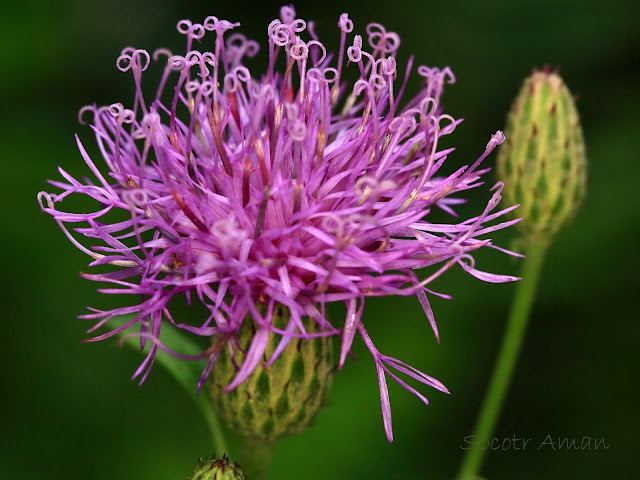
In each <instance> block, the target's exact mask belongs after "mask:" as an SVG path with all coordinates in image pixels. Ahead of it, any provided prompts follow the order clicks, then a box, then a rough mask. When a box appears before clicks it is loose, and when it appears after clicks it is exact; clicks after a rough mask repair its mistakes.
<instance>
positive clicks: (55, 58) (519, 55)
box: [0, 0, 640, 480]
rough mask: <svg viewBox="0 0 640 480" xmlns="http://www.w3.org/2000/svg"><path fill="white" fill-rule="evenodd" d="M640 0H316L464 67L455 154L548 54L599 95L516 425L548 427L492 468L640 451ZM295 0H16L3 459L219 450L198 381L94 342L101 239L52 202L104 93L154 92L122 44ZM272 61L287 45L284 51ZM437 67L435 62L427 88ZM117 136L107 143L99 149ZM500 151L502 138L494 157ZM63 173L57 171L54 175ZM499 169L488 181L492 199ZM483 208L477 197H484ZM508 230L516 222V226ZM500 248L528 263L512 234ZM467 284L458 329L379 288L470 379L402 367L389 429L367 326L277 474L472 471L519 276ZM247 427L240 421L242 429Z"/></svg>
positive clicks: (492, 264)
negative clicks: (390, 431) (71, 237)
mask: <svg viewBox="0 0 640 480" xmlns="http://www.w3.org/2000/svg"><path fill="white" fill-rule="evenodd" d="M633 3H634V2H628V1H623V0H615V1H613V0H612V1H608V2H604V1H601V2H597V1H569V0H555V1H547V0H544V1H536V2H521V3H516V2H498V1H486V2H462V1H449V2H427V1H424V2H421V1H411V2H409V1H395V2H389V1H387V2H374V1H371V0H369V1H363V0H359V1H351V2H349V3H347V4H345V3H343V2H338V1H323V2H312V3H301V2H299V3H298V4H297V5H296V8H297V12H298V15H299V16H300V17H302V18H305V19H315V20H316V22H317V31H318V33H319V35H320V37H321V39H323V40H326V41H327V44H328V45H329V46H332V47H335V46H336V44H337V40H338V31H337V28H336V25H337V20H338V17H339V15H340V14H341V13H342V12H343V11H348V12H349V14H350V17H351V18H352V19H353V20H354V23H355V32H354V33H356V32H358V33H364V28H365V25H366V24H367V23H368V22H372V21H377V22H381V23H383V24H384V25H385V26H386V27H387V28H388V29H389V30H393V31H396V32H398V33H399V34H400V35H401V37H402V43H403V45H402V47H401V55H400V62H401V64H403V63H404V61H406V58H407V56H408V55H409V54H410V53H415V55H416V59H417V62H418V64H427V65H433V66H445V65H450V66H451V68H452V69H453V71H454V72H455V74H456V76H457V80H458V81H457V83H456V84H455V85H452V86H450V87H448V90H447V91H446V93H445V97H444V99H445V100H444V101H445V105H447V107H448V113H450V114H452V115H453V116H455V117H464V118H465V119H466V120H465V122H464V123H463V124H462V125H461V126H460V127H459V128H458V129H457V130H456V132H455V134H454V135H452V136H451V137H449V138H447V141H448V143H447V145H448V146H450V145H451V146H453V145H455V146H456V147H458V150H457V151H456V153H455V154H453V155H451V156H450V159H449V162H450V165H451V166H459V165H462V164H464V163H467V162H469V161H472V160H473V159H475V158H476V157H477V155H478V154H479V153H481V152H482V150H483V148H484V146H485V144H486V142H487V141H488V139H489V136H490V134H491V133H493V132H494V131H495V130H497V129H499V128H502V127H503V124H504V118H505V114H506V112H507V110H508V108H509V105H510V103H511V100H512V98H513V97H514V96H515V94H516V92H517V90H518V88H519V86H520V83H521V81H522V79H523V78H524V77H525V76H526V75H527V74H528V73H529V72H530V70H531V68H532V67H534V66H537V67H541V66H543V65H544V64H546V63H548V64H550V65H552V66H560V67H561V73H562V75H563V76H564V78H565V80H566V82H567V83H568V85H569V87H570V88H571V90H572V91H573V92H574V93H575V94H576V95H577V96H578V98H579V101H578V108H579V110H580V112H581V115H582V119H583V127H584V133H585V138H586V142H587V151H588V156H589V184H588V196H587V199H586V203H585V205H584V206H583V209H582V212H581V214H580V216H579V217H578V218H577V220H576V222H575V223H574V224H573V225H572V226H571V227H570V228H569V229H568V230H567V231H565V232H563V234H561V235H560V237H559V239H558V241H557V242H556V243H555V244H554V245H553V247H552V249H551V251H550V253H549V258H548V262H547V265H546V267H547V268H546V270H545V271H544V274H543V279H542V285H541V288H540V292H539V297H538V301H537V304H536V307H535V309H534V313H533V318H532V322H531V325H530V328H529V331H528V335H527V339H526V343H525V346H524V350H523V352H522V355H521V358H520V362H519V364H518V367H517V371H516V374H515V380H514V383H513V385H512V389H511V391H510V394H509V396H508V399H507V403H506V406H505V410H504V412H503V415H502V417H501V420H500V423H499V425H498V428H497V432H496V436H498V437H512V436H513V435H515V436H516V437H518V438H532V439H533V440H532V441H531V443H530V444H529V445H534V447H533V448H528V449H527V450H526V451H514V450H508V451H496V452H492V453H490V454H489V456H488V459H487V462H486V467H485V469H484V472H483V473H484V476H485V477H487V478H488V479H491V480H495V479H510V478H516V477H517V478H521V479H540V478H548V479H564V478H583V479H600V478H602V479H605V478H630V477H631V476H632V473H633V472H634V470H637V465H638V461H637V458H638V453H637V451H638V448H639V447H640V442H639V440H638V438H640V422H639V415H638V405H639V404H640V402H639V401H640V395H639V386H638V375H637V371H638V370H637V367H638V354H637V351H638V350H637V349H638V338H639V334H640V324H639V323H638V302H637V298H638V297H637V295H638V290H639V288H640V284H639V282H638V271H639V269H640V262H639V257H638V253H637V251H636V246H637V239H638V233H639V232H638V230H639V229H638V226H639V223H640V222H639V219H638V218H639V206H640V202H639V201H638V179H639V178H640V161H639V160H640V158H639V155H638V138H639V134H640V129H639V126H640V121H639V120H638V111H639V107H640V88H639V87H640V82H639V80H640V76H639V62H638V58H639V57H638V52H639V51H640V21H639V18H638V15H637V13H636V11H635V10H633V8H632V5H633ZM279 5H280V4H279V3H275V2H269V1H263V2H259V3H258V2H256V3H251V4H248V3H247V2H242V1H236V2H194V1H187V2H179V1H171V2H158V1H155V0H154V1H152V0H142V1H132V0H112V1H110V2H92V1H82V0H59V1H58V2H48V1H44V0H30V1H25V2H21V3H20V2H11V3H7V5H3V8H2V18H1V19H0V22H1V23H2V25H0V58H2V60H1V61H0V87H1V88H0V104H1V106H2V107H1V110H2V115H1V116H0V145H1V148H0V157H1V162H0V165H1V168H2V178H4V181H3V185H2V188H1V189H0V195H2V198H1V205H2V222H1V223H0V228H1V229H2V231H1V234H0V241H1V242H2V244H3V250H2V251H3V252H4V254H3V259H2V263H3V265H4V267H3V273H2V276H1V281H2V286H1V288H0V296H1V300H2V319H3V322H2V324H3V330H4V332H5V333H6V335H4V338H5V340H4V343H3V345H2V347H1V348H0V359H1V363H0V369H1V381H2V392H3V393H2V396H1V397H0V402H1V405H2V409H1V410H0V412H2V413H1V415H2V429H1V434H0V441H1V444H0V478H2V479H3V480H14V479H15V480H30V479H36V478H47V479H49V480H57V479H92V480H107V479H108V480H115V479H118V480H120V479H152V478H153V479H158V480H161V479H167V480H175V479H181V478H183V477H184V476H186V475H189V474H190V472H191V471H192V469H193V467H194V465H195V461H196V458H197V457H199V456H207V455H210V454H211V447H210V441H209V437H208V432H207V428H206V426H205V425H204V423H203V421H202V419H201V418H200V416H199V413H198V412H197V411H196V410H195V408H194V406H193V405H192V403H191V400H190V399H189V398H188V396H187V394H186V393H185V392H184V391H183V390H182V389H181V387H179V386H177V385H176V384H175V383H174V382H173V380H172V379H171V378H169V377H168V375H167V374H166V373H165V372H164V371H163V370H162V369H161V368H156V369H155V370H154V372H153V373H152V375H151V377H150V378H149V380H148V381H147V382H146V384H145V385H144V386H143V387H141V388H138V387H137V384H136V383H135V382H131V381H129V380H128V376H130V375H131V374H132V373H133V371H134V370H135V368H136V366H137V365H138V362H139V361H140V357H139V356H138V355H137V354H136V353H135V352H133V351H130V350H128V349H126V348H121V349H119V348H117V341H106V342H102V343H98V344H91V345H82V344H80V341H81V340H82V339H84V338H85V334H84V330H85V329H86V328H87V327H88V325H87V324H86V323H84V322H83V321H81V320H78V319H76V316H77V315H79V314H81V313H83V309H84V307H85V306H87V305H92V306H96V307H101V308H108V307H110V306H114V305H117V304H119V302H120V301H121V299H117V298H104V297H101V296H100V295H99V294H97V293H96V292H95V287H96V285H94V284H92V283H90V282H87V281H84V280H82V279H81V278H80V277H79V276H78V273H77V272H78V271H80V270H85V269H86V263H87V258H86V257H85V256H84V255H83V254H81V253H80V252H78V251H77V250H76V249H75V248H74V247H72V246H71V245H70V244H69V243H68V242H67V240H66V239H65V237H64V236H63V235H62V234H61V232H60V231H59V229H58V228H57V227H56V225H55V224H54V222H53V221H52V220H51V218H49V217H48V216H46V215H44V214H41V213H40V211H39V208H38V205H37V203H36V194H37V192H38V191H39V190H42V189H47V188H49V189H50V187H48V186H47V184H46V183H45V181H46V179H48V178H58V173H57V171H56V167H57V165H63V166H64V168H65V169H68V170H69V171H70V172H72V173H74V174H77V175H83V174H84V173H85V172H86V167H85V166H84V164H83V163H82V159H81V157H80V155H79V154H78V152H77V149H76V146H75V141H74V138H73V134H74V133H76V132H77V133H79V134H80V136H81V138H82V139H83V140H84V141H85V143H86V144H87V145H92V143H93V142H92V135H91V132H90V130H89V128H88V127H86V126H80V125H78V124H77V121H76V114H77V111H78V109H79V108H80V107H82V106H83V105H85V104H88V103H92V102H94V101H95V102H97V103H98V104H108V103H112V102H115V101H122V102H123V103H125V104H129V102H130V101H131V99H132V92H133V90H132V82H131V79H130V75H128V74H122V73H120V72H119V71H117V70H116V68H115V59H116V57H117V56H118V54H119V52H120V50H121V48H122V47H124V46H127V45H134V46H136V47H139V48H146V49H149V50H153V49H155V48H156V47H160V46H169V47H171V48H173V49H174V50H175V51H181V49H182V48H183V38H182V36H180V35H179V34H178V33H177V32H176V31H175V28H174V27H175V24H176V22H177V21H178V20H179V19H182V18H191V19H193V20H195V21H202V20H203V19H204V18H205V17H206V16H207V15H216V16H218V17H220V18H226V19H229V20H233V21H240V22H242V24H243V31H244V33H246V34H247V35H248V36H250V37H253V38H256V39H259V40H261V41H262V40H264V38H265V37H266V27H267V24H268V23H269V21H271V20H272V19H273V18H276V16H277V14H278V8H279ZM262 58H263V60H264V58H265V57H262ZM416 85H417V80H416V78H415V77H414V84H413V88H414V90H415V88H416ZM92 151H95V150H92ZM494 161H495V156H494V157H493V158H492V159H490V160H489V162H490V164H492V162H494ZM50 190H51V189H50ZM488 197H489V193H488V189H487V188H485V187H483V188H482V189H481V191H478V192H476V193H475V198H477V199H478V200H480V199H483V201H485V200H486V199H488ZM480 208H481V207H480V206H479V205H478V204H477V203H475V204H473V205H470V206H469V208H468V209H467V210H464V212H465V213H466V214H469V215H472V214H476V213H477V212H479V210H480ZM494 238H495V239H496V241H498V242H499V243H501V244H503V245H506V246H508V245H509V244H510V241H511V236H510V234H509V233H508V232H503V233H500V234H496V235H495V237H494ZM477 261H478V265H479V267H480V268H482V269H485V270H489V271H495V272H500V273H512V274H514V273H517V271H518V262H517V261H514V260H511V259H508V258H505V257H504V256H502V255H499V254H494V253H491V252H488V253H481V254H479V255H478V256H477ZM434 288H436V289H437V290H439V291H443V292H447V293H452V294H453V295H454V299H453V300H451V301H445V300H440V299H435V300H433V307H434V310H435V313H436V319H437V320H438V322H439V327H440V333H441V344H440V345H438V344H437V343H436V341H435V340H434V339H433V336H432V334H431V333H430V329H429V326H428V323H427V321H426V319H425V318H424V315H423V313H422V311H421V308H420V306H419V304H418V301H417V300H416V299H414V298H401V299H374V300H371V301H369V302H368V303H367V308H366V317H365V322H366V324H367V325H368V327H369V331H370V334H371V336H372V338H373V340H374V341H376V343H377V345H378V347H379V348H380V349H381V350H382V351H383V352H384V353H387V354H389V355H392V356H396V357H399V358H402V359H403V360H405V361H407V362H408V363H410V364H412V365H415V366H416V367H418V368H421V369H423V370H424V371H425V372H427V373H429V374H431V375H433V376H435V377H436V378H438V379H440V380H442V381H443V382H444V383H445V384H446V385H447V386H448V387H449V389H450V390H451V392H452V395H451V396H446V395H442V394H440V393H438V392H436V391H426V389H423V391H425V393H426V394H427V396H428V397H429V399H430V400H431V405H430V406H428V407H425V406H423V405H422V404H421V403H420V402H419V401H418V400H417V399H416V398H415V397H413V396H412V395H410V394H409V393H407V392H406V391H404V390H403V389H401V388H399V387H398V386H397V385H395V384H393V383H392V384H391V385H390V394H391V403H392V410H393V420H394V433H395V441H394V443H393V444H388V443H387V441H386V439H385V436H384V432H383V428H382V419H381V414H380V406H379V397H378V387H377V381H376V375H375V369H374V366H373V362H372V360H371V358H370V355H369V354H368V352H367V351H366V350H365V348H364V347H363V345H362V344H361V342H358V341H356V345H355V348H354V353H355V356H356V361H355V362H348V363H347V365H346V366H345V368H344V369H343V371H341V372H340V373H339V374H338V375H336V377H335V382H334V388H333V391H332V393H331V397H330V404H329V406H328V407H327V408H326V409H325V411H324V412H323V413H322V414H321V415H320V417H319V419H318V420H317V422H316V425H315V426H314V428H312V429H310V430H309V431H307V432H305V433H303V434H301V435H300V436H298V437H295V438H291V439H288V440H285V441H283V442H282V443H281V444H280V445H279V446H278V447H277V450H276V452H275V456H274V460H273V469H272V472H271V473H272V474H271V476H270V477H269V478H270V479H272V480H275V479H278V480H288V479H297V478H305V479H309V480H312V479H325V478H337V479H354V478H355V479H361V478H362V479H365V478H366V479H384V480H386V479H396V478H400V479H423V478H429V479H431V478H433V479H451V478H453V476H454V474H455V472H456V470H457V467H458V464H459V461H460V459H461V454H462V453H463V452H462V450H461V449H460V447H461V446H462V445H464V440H463V439H464V437H465V436H467V435H470V434H471V428H472V424H473V421H474V419H475V417H476V413H477V410H478V406H479V401H480V399H481V396H482V393H483V391H484V388H485V386H486V384H487V381H488V377H489V373H490V368H491V366H492V364H493V361H494V357H495V353H496V351H497V347H498V343H499V340H500V337H501V334H502V330H503V326H504V322H505V318H506V312H507V309H508V306H509V303H510V298H511V295H512V293H513V289H514V285H511V284H507V285H487V284H484V283H482V282H480V281H478V280H475V279H473V278H472V277H470V276H468V275H466V274H464V273H463V272H461V271H455V272H451V274H450V275H448V276H446V277H445V278H442V279H441V280H438V281H437V282H436V284H435V285H434ZM549 434H550V435H552V436H553V437H568V438H577V439H578V440H580V439H581V438H582V437H583V436H589V437H592V438H603V439H604V440H605V441H606V443H607V444H609V445H610V448H609V449H607V450H598V451H553V450H552V449H550V448H547V447H545V448H543V449H541V450H537V446H538V445H540V444H541V443H542V442H543V440H544V439H545V437H546V436H547V435H549ZM231 441H232V444H233V445H237V438H235V437H231Z"/></svg>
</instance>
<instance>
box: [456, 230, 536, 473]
mask: <svg viewBox="0 0 640 480" xmlns="http://www.w3.org/2000/svg"><path fill="white" fill-rule="evenodd" d="M547 247H548V245H547V244H546V243H545V242H537V243H534V242H531V243H529V244H528V245H527V248H526V252H525V253H526V258H525V259H524V262H523V265H522V271H521V276H522V280H520V282H518V285H517V286H516V294H515V297H514V299H513V303H512V305H511V310H510V312H509V319H508V320H507V327H506V329H505V332H504V336H503V337H502V345H501V347H500V351H499V353H498V357H497V359H496V363H495V367H494V369H493V373H492V375H491V380H490V382H489V387H488V388H487V392H486V394H485V397H484V401H483V403H482V407H481V408H480V413H479V415H478V420H477V423H476V425H475V427H474V429H473V445H472V446H471V447H470V448H469V450H467V452H466V455H465V457H464V460H463V462H462V465H461V467H460V472H459V473H458V477H457V479H458V480H476V479H477V472H479V471H480V468H481V467H482V462H483V461H484V458H485V454H486V452H487V449H486V448H483V446H484V445H485V444H486V442H487V441H488V440H489V439H490V438H491V436H492V435H493V432H494V430H495V427H496V422H497V420H498V417H499V415H500V411H501V410H502V406H503V404H504V399H505V396H506V394H507V391H508V389H509V384H510V383H511V378H512V376H513V371H514V369H515V366H516V364H517V361H518V355H519V353H520V348H521V346H522V342H523V340H524V336H525V333H526V330H527V323H528V321H529V316H530V314H531V308H532V306H533V303H534V300H535V294H536V289H537V287H538V283H539V279H540V273H541V272H542V266H543V263H544V258H545V255H546V252H547Z"/></svg>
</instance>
